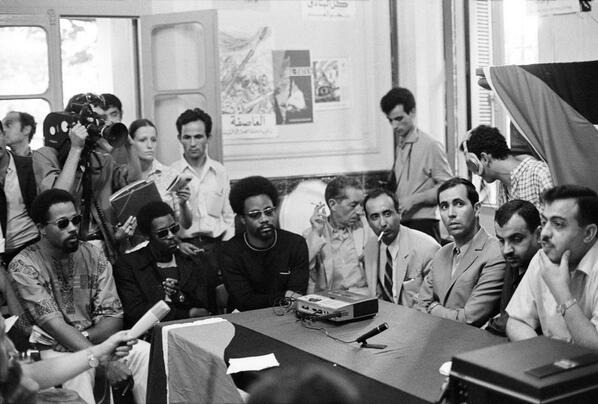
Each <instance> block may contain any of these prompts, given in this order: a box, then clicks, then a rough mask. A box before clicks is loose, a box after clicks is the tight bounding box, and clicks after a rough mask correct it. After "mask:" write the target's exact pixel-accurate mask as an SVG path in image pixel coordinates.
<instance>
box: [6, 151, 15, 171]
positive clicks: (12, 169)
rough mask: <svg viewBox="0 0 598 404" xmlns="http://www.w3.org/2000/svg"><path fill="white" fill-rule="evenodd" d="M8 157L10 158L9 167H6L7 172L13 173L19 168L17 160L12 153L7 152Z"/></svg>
mask: <svg viewBox="0 0 598 404" xmlns="http://www.w3.org/2000/svg"><path fill="white" fill-rule="evenodd" d="M6 155H7V156H8V166H7V167H6V172H13V171H16V170H17V166H15V159H14V158H12V155H11V153H10V152H9V151H8V150H7V151H6Z"/></svg>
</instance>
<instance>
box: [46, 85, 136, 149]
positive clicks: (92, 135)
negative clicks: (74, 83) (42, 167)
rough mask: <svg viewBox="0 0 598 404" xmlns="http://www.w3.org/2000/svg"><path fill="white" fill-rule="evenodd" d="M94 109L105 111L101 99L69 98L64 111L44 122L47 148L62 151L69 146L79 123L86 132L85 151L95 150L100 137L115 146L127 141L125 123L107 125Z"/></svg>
mask: <svg viewBox="0 0 598 404" xmlns="http://www.w3.org/2000/svg"><path fill="white" fill-rule="evenodd" d="M94 107H95V108H99V109H105V102H104V99H103V98H102V97H101V96H98V95H95V94H91V93H87V94H78V95H75V96H74V97H73V98H71V99H70V101H69V103H68V105H67V107H66V110H65V111H64V112H51V113H49V114H48V115H47V116H46V119H44V146H50V147H53V148H55V149H57V150H59V151H60V150H62V149H63V148H64V147H65V145H70V138H69V130H70V128H72V127H73V126H74V125H75V124H76V123H77V122H79V123H80V124H81V125H83V126H85V128H86V129H87V133H88V136H87V139H86V141H85V146H86V147H85V148H86V149H88V150H92V149H93V148H94V147H95V145H96V143H97V142H98V140H100V139H101V138H104V139H106V141H107V142H108V143H109V144H110V146H112V147H120V146H122V145H123V144H124V143H125V141H126V140H127V135H128V131H127V127H126V126H125V125H123V124H122V123H111V122H106V120H105V119H104V118H103V116H102V115H100V114H98V113H97V112H96V111H95V110H94Z"/></svg>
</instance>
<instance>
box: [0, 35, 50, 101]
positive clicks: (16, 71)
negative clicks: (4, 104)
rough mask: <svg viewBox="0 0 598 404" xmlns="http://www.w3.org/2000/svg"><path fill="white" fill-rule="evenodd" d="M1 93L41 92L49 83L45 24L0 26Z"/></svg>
mask: <svg viewBox="0 0 598 404" xmlns="http://www.w3.org/2000/svg"><path fill="white" fill-rule="evenodd" d="M0 43H1V44H2V52H0V72H2V74H0V94H2V95H10V94H14V95H21V94H41V93H44V92H45V91H46V89H47V88H48V83H49V79H48V77H49V75H48V41H47V38H46V31H45V30H44V29H43V28H41V27H0Z"/></svg>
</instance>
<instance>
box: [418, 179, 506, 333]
mask: <svg viewBox="0 0 598 404" xmlns="http://www.w3.org/2000/svg"><path fill="white" fill-rule="evenodd" d="M438 208H439V209H440V217H441V218H442V222H443V223H444V225H445V226H446V229H447V230H448V232H449V234H450V235H451V236H452V237H453V239H454V240H455V241H454V242H452V243H449V244H447V245H445V246H444V247H442V248H441V249H440V250H438V252H437V253H436V255H434V258H433V259H432V262H431V263H430V268H429V272H428V274H427V275H426V277H425V279H424V281H423V282H422V285H421V288H420V289H419V292H418V294H417V295H416V296H415V299H414V300H415V302H416V305H415V307H416V308H417V309H418V310H420V311H424V312H426V313H429V314H432V315H434V316H438V317H444V318H448V319H450V320H455V321H459V322H463V323H467V324H471V325H473V326H475V327H481V326H482V325H484V324H485V323H486V321H488V320H489V319H490V318H491V317H492V316H493V315H495V314H496V313H498V303H499V300H500V294H501V291H502V286H503V278H504V274H505V260H504V258H503V257H502V254H501V253H500V245H499V243H498V240H496V238H494V237H492V236H490V235H489V234H488V233H486V231H485V230H484V229H483V228H482V227H480V224H479V222H478V215H479V211H480V202H479V195H478V193H477V191H476V189H475V187H474V186H473V184H472V183H471V182H469V181H468V180H466V179H463V178H458V177H455V178H451V179H450V180H448V181H447V182H445V183H443V184H442V185H441V186H440V188H438Z"/></svg>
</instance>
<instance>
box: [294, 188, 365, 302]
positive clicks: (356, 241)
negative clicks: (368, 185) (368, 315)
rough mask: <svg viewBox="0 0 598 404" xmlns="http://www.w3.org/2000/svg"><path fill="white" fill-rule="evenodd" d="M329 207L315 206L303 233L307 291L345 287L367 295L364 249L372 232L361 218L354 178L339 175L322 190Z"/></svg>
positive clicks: (360, 192) (360, 190)
mask: <svg viewBox="0 0 598 404" xmlns="http://www.w3.org/2000/svg"><path fill="white" fill-rule="evenodd" d="M324 197H325V199H326V204H327V205H328V209H329V210H330V215H329V216H328V217H326V216H325V214H324V205H323V204H319V205H316V206H315V208H314V213H313V215H312V217H311V218H310V222H311V227H310V228H309V229H307V230H305V231H304V232H303V237H305V240H306V242H307V248H308V250H309V285H308V289H307V291H308V293H313V292H319V291H321V290H331V289H344V290H351V291H352V292H356V293H361V294H367V284H366V280H365V272H364V266H363V249H364V246H365V243H366V241H367V239H368V238H369V237H370V235H371V234H372V232H371V231H370V229H369V228H368V226H367V225H366V223H365V220H362V214H363V197H364V195H363V190H362V189H361V186H360V185H359V183H358V182H357V180H355V179H353V178H350V177H345V176H338V177H336V178H334V179H333V180H332V181H330V182H329V183H328V185H327V186H326V191H325V192H324Z"/></svg>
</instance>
